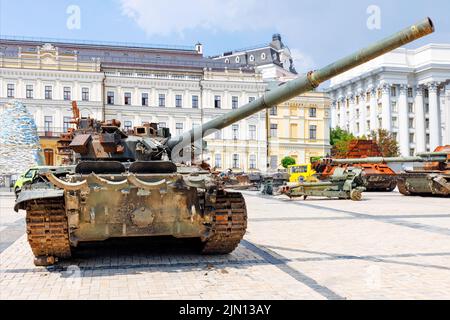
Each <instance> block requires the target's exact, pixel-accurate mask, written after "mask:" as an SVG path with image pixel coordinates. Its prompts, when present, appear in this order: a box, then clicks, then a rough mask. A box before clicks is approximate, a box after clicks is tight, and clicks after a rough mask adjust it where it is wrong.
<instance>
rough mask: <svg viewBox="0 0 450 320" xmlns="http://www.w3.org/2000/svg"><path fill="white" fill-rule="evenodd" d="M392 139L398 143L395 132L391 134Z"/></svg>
mask: <svg viewBox="0 0 450 320" xmlns="http://www.w3.org/2000/svg"><path fill="white" fill-rule="evenodd" d="M392 138H393V139H394V140H395V141H398V140H397V132H392Z"/></svg>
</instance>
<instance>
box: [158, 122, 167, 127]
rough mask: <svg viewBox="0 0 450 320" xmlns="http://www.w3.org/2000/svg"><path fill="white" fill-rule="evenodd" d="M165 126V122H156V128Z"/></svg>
mask: <svg viewBox="0 0 450 320" xmlns="http://www.w3.org/2000/svg"><path fill="white" fill-rule="evenodd" d="M165 127H166V123H165V122H160V123H158V128H165Z"/></svg>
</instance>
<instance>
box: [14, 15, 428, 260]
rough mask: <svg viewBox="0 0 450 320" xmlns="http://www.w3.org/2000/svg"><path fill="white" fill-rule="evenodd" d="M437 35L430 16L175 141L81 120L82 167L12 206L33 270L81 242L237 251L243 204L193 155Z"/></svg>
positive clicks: (38, 184)
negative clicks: (160, 242) (156, 239)
mask: <svg viewBox="0 0 450 320" xmlns="http://www.w3.org/2000/svg"><path fill="white" fill-rule="evenodd" d="M433 30H434V27H433V24H432V22H431V20H430V19H426V20H424V21H422V22H420V23H418V24H416V25H413V26H412V27H409V28H407V29H405V30H403V31H400V32H399V33H397V34H395V35H393V36H390V37H388V38H386V39H384V40H382V41H380V42H378V43H375V44H374V45H371V46H369V47H367V48H365V49H363V50H360V51H359V52H357V53H356V54H352V55H350V56H348V57H346V58H344V59H341V60H339V61H337V62H335V63H332V64H330V65H329V66H327V67H325V68H323V69H321V70H318V71H314V72H309V73H308V74H306V75H303V76H300V77H298V78H297V79H295V80H292V81H290V82H287V83H285V84H283V85H281V86H279V87H278V88H276V89H273V90H271V91H268V92H266V94H265V95H264V96H262V97H260V98H259V99H257V100H255V101H252V102H251V103H249V104H247V105H245V106H242V107H241V108H239V109H236V110H232V111H230V112H229V113H226V114H224V115H222V116H220V117H217V118H214V119H213V120H211V121H209V122H206V123H205V124H203V125H202V126H200V127H197V128H195V129H193V130H191V131H188V132H185V133H184V134H182V135H181V136H177V137H172V136H171V135H170V132H169V130H168V129H166V128H159V127H158V126H157V125H156V124H147V125H144V126H141V127H137V128H135V129H134V130H133V132H131V133H130V132H124V131H122V130H121V129H120V123H119V122H118V121H109V122H105V121H97V120H95V119H90V118H79V119H75V122H76V124H77V129H76V130H74V131H73V135H72V136H71V137H70V139H66V140H70V143H66V150H67V148H69V149H70V150H71V151H72V152H73V163H74V165H75V168H74V169H73V170H69V169H67V170H66V172H59V173H58V175H55V174H54V173H52V172H40V174H39V175H38V178H36V180H35V181H34V182H33V183H31V184H28V185H27V186H26V188H23V189H22V191H21V192H20V194H19V197H18V199H17V201H16V204H15V209H16V210H19V209H23V210H26V211H27V215H26V223H27V233H28V241H29V243H30V245H31V249H32V251H33V253H34V255H35V257H36V258H35V264H36V265H51V264H53V263H55V262H56V261H57V259H59V258H69V257H70V256H71V251H72V248H74V247H76V246H77V245H78V244H79V243H81V242H88V241H89V242H91V241H103V240H106V239H108V238H116V237H119V238H124V237H137V236H145V237H151V236H173V237H177V238H199V239H201V241H202V244H203V245H202V252H203V253H204V254H227V253H230V252H232V251H233V250H234V249H235V248H236V247H237V245H238V244H239V242H240V241H241V240H242V238H243V237H244V235H245V232H246V228H247V210H246V204H245V201H244V198H243V196H242V195H241V194H240V193H235V192H226V191H225V190H224V189H223V188H222V187H221V186H220V184H218V183H217V181H216V179H215V177H214V176H213V175H212V174H211V173H210V171H209V170H205V167H204V166H201V165H199V166H197V165H188V164H189V161H188V160H186V159H189V160H190V157H188V155H187V154H188V151H187V150H190V149H191V146H192V145H193V144H195V143H196V142H197V141H199V140H200V141H201V140H202V138H203V137H204V136H206V135H209V134H212V133H214V132H215V131H216V130H221V129H223V128H226V127H228V126H230V125H231V124H233V123H234V122H237V121H240V120H242V119H245V118H247V117H248V116H250V115H252V114H254V113H257V112H260V111H263V110H266V109H268V108H270V107H272V106H274V105H278V104H280V103H282V102H284V101H288V100H289V99H291V98H293V97H295V96H298V95H300V94H302V93H304V92H307V91H310V90H313V89H314V88H316V87H318V86H319V84H321V83H322V82H324V81H327V80H329V79H330V78H332V77H334V76H336V75H338V74H341V73H343V72H345V71H347V70H349V69H351V68H353V67H356V66H358V65H360V64H362V63H364V62H367V61H369V60H371V59H374V58H376V57H378V56H380V55H382V54H384V53H386V52H388V51H390V50H393V49H395V48H397V47H400V46H402V45H404V44H406V43H409V42H411V41H413V40H415V39H418V38H420V37H423V36H425V35H427V34H429V33H432V32H433ZM66 142H69V141H66ZM183 159H185V160H183ZM183 163H184V164H183ZM63 168H64V167H63ZM63 171H64V170H63Z"/></svg>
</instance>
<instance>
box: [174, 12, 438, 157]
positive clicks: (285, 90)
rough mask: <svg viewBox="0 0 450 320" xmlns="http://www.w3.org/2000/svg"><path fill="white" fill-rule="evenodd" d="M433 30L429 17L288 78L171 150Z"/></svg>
mask: <svg viewBox="0 0 450 320" xmlns="http://www.w3.org/2000/svg"><path fill="white" fill-rule="evenodd" d="M433 32H434V26H433V22H432V21H431V19H430V18H426V19H424V20H423V21H421V22H419V23H417V24H414V25H412V26H410V27H408V28H406V29H404V30H402V31H400V32H397V33H396V34H394V35H392V36H390V37H387V38H385V39H383V40H381V41H379V42H376V43H374V44H372V45H370V46H368V47H366V48H365V49H362V50H360V51H358V52H356V53H354V54H351V55H349V56H347V57H345V58H343V59H341V60H338V61H336V62H334V63H332V64H330V65H328V66H326V67H325V68H322V69H320V70H317V71H312V72H309V73H308V74H306V75H303V76H300V77H299V78H297V79H295V80H292V81H289V82H287V83H286V84H284V85H282V86H280V87H278V88H276V89H274V90H271V91H269V92H267V93H266V94H265V95H264V96H263V97H261V98H259V99H257V100H255V101H253V102H251V103H249V104H246V105H244V106H243V107H241V108H239V109H237V110H234V111H232V112H229V113H226V114H224V115H222V116H220V117H217V118H215V119H213V120H211V121H209V122H207V123H205V124H203V125H202V126H201V128H199V127H198V128H195V129H192V130H190V131H188V132H186V133H184V134H183V135H181V136H178V137H174V138H172V139H170V140H169V142H168V145H169V147H170V148H171V149H173V148H174V147H175V146H178V147H185V146H188V145H190V144H191V143H192V142H193V141H196V140H200V139H202V138H203V137H205V136H207V135H210V134H212V133H214V132H215V131H217V130H221V129H223V128H226V127H228V126H230V125H231V124H233V123H235V122H237V121H240V120H242V119H245V118H247V117H249V116H251V115H252V114H255V113H257V112H259V111H262V110H264V109H268V108H271V107H272V106H275V105H278V104H280V103H283V102H285V101H288V100H290V99H292V98H294V97H296V96H298V95H300V94H302V93H305V92H308V91H311V90H313V89H314V88H317V87H318V86H319V85H320V84H321V83H323V82H325V81H327V80H329V79H331V78H333V77H335V76H337V75H339V74H341V73H344V72H346V71H348V70H350V69H352V68H354V67H356V66H359V65H361V64H363V63H365V62H367V61H370V60H372V59H374V58H376V57H379V56H381V55H383V54H385V53H387V52H389V51H392V50H394V49H396V48H399V47H401V46H403V45H405V44H408V43H410V42H412V41H414V40H416V39H419V38H422V37H424V36H426V35H428V34H430V33H433Z"/></svg>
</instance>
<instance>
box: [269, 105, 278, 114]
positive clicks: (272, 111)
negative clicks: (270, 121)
mask: <svg viewBox="0 0 450 320" xmlns="http://www.w3.org/2000/svg"><path fill="white" fill-rule="evenodd" d="M277 113H278V111H277V107H276V106H275V107H272V108H270V115H271V116H276V115H277Z"/></svg>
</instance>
